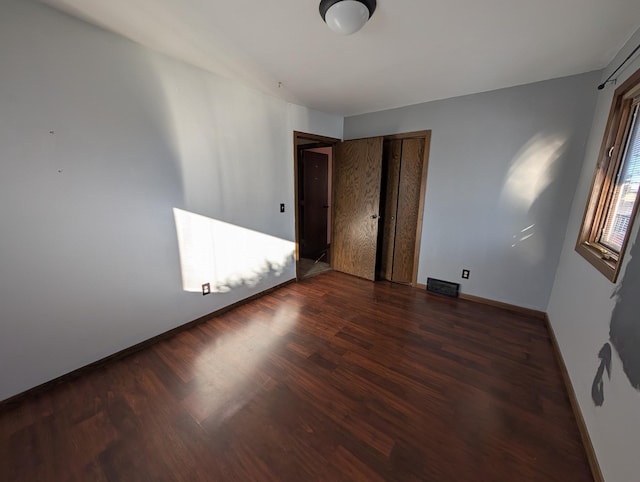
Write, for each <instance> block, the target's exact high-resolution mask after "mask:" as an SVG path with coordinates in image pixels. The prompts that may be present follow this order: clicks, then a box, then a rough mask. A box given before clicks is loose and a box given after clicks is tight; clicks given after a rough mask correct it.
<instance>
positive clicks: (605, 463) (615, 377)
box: [548, 30, 640, 482]
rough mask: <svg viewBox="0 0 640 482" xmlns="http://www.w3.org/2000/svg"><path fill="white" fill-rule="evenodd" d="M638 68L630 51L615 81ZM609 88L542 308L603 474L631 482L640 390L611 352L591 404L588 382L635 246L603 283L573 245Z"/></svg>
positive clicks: (637, 467)
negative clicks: (600, 395) (598, 400)
mask: <svg viewBox="0 0 640 482" xmlns="http://www.w3.org/2000/svg"><path fill="white" fill-rule="evenodd" d="M638 44H640V30H639V31H637V32H636V33H635V34H634V36H633V37H632V38H631V39H630V40H629V42H628V43H627V44H626V46H625V47H624V48H623V49H622V50H621V51H620V52H619V53H618V55H617V56H616V58H615V59H614V60H613V61H612V62H611V63H610V64H609V66H608V67H607V68H606V69H605V71H604V73H603V74H602V80H604V79H605V78H606V77H608V76H609V74H610V73H611V72H613V71H614V70H615V68H616V67H618V65H620V63H621V62H622V61H623V60H624V59H625V58H626V57H627V55H629V54H630V53H631V51H632V50H633V49H634V48H635V47H636V46H637V45H638ZM638 69H640V57H638V56H636V57H635V60H633V61H632V62H631V63H630V64H628V65H627V66H626V67H625V68H624V69H623V70H622V71H621V72H620V74H618V75H617V78H618V85H619V84H620V83H621V82H624V80H625V79H626V78H628V77H629V76H630V75H631V74H632V73H634V72H635V71H636V70H638ZM598 83H599V82H598ZM614 91H615V86H614V85H609V86H608V87H607V88H606V89H605V90H602V91H599V95H598V99H597V106H596V110H595V116H594V117H593V125H592V128H591V135H590V137H589V142H588V147H587V152H586V155H585V157H584V162H583V166H582V172H581V174H580V176H579V183H578V188H577V190H576V195H575V199H574V201H573V207H572V209H571V215H570V217H569V221H568V223H567V230H566V238H565V242H564V247H563V250H562V256H561V258H560V263H559V266H558V272H557V275H556V279H555V283H554V286H553V292H552V295H551V299H550V301H549V309H548V314H549V318H550V320H551V324H552V326H553V329H554V331H555V333H556V336H557V338H558V344H559V345H560V349H561V352H562V356H563V358H564V360H565V364H566V365H567V370H568V372H569V376H570V377H571V381H572V384H573V388H574V390H575V392H576V397H577V399H578V402H579V404H580V408H581V410H582V414H583V416H584V419H585V423H586V425H587V428H588V429H589V433H590V435H591V439H592V441H593V445H594V447H595V450H596V455H597V457H598V461H599V462H600V466H601V468H602V472H603V474H604V477H605V480H607V481H608V482H637V481H638V480H640V461H639V460H638V447H640V393H639V392H638V391H636V390H635V389H634V388H633V387H632V386H631V383H630V382H629V379H628V378H627V376H626V374H625V373H624V371H623V369H622V363H621V360H620V358H619V356H618V354H617V353H616V352H615V351H614V355H613V360H612V364H611V379H609V378H608V377H607V376H606V375H605V380H604V392H605V402H604V405H603V406H602V407H596V406H595V405H594V403H593V401H592V399H591V382H592V380H593V378H594V375H595V373H596V370H597V368H598V365H599V363H600V360H599V359H598V351H599V350H600V348H601V347H602V345H603V344H604V343H605V342H606V341H607V340H608V339H609V325H610V322H611V317H612V311H613V309H614V306H615V304H616V297H614V296H613V294H614V292H615V291H616V288H618V285H619V284H620V283H621V282H623V280H624V279H625V274H626V271H627V266H628V264H629V261H630V259H631V255H632V254H633V253H634V252H636V253H637V248H636V249H631V251H629V252H627V255H626V257H625V260H624V264H623V267H622V270H621V272H620V276H619V281H618V283H617V284H616V285H614V284H613V283H611V282H609V281H608V280H607V279H606V278H605V277H604V276H603V275H602V274H600V273H599V272H598V271H597V270H596V269H595V268H593V267H592V266H591V265H590V264H589V263H587V262H586V261H585V260H584V258H582V257H581V256H580V255H578V254H577V253H576V252H575V244H576V240H577V239H578V231H579V229H580V224H581V223H582V216H583V214H584V208H585V205H586V203H587V199H588V196H589V191H590V189H591V182H592V180H593V174H594V172H595V166H596V162H597V160H598V154H599V150H600V145H601V143H602V137H603V135H604V130H605V126H606V123H607V118H608V115H609V109H610V106H611V101H612V99H613V93H614ZM638 224H639V223H638V221H637V220H636V223H635V225H634V230H633V231H632V234H631V238H630V241H629V242H630V243H631V244H630V246H632V245H633V243H637V242H638V236H637V234H638V228H639V225H638ZM636 264H637V263H636ZM638 308H640V303H638V302H637V301H636V313H638V312H639V310H638ZM636 318H637V317H636ZM633 349H635V350H640V347H637V346H636V347H635V348H633Z"/></svg>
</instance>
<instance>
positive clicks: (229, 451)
mask: <svg viewBox="0 0 640 482" xmlns="http://www.w3.org/2000/svg"><path fill="white" fill-rule="evenodd" d="M0 480H2V481H13V480H21V481H23V480H28V481H31V480H33V481H66V480H73V481H94V480H95V481H103V480H108V481H143V480H150V481H236V480H238V481H296V482H299V481H300V482H301V481H312V480H326V481H359V480H362V481H379V480H394V481H396V480H397V481H474V482H475V481H514V482H515V481H518V482H520V481H563V482H567V481H590V480H592V478H591V475H590V471H589V466H588V463H587V460H586V456H585V452H584V448H583V446H582V444H581V441H580V436H579V433H578V429H577V426H576V422H575V420H574V417H573V415H572V413H571V409H570V406H569V401H568V398H567V394H566V392H565V389H564V386H563V383H562V380H561V375H560V371H559V368H558V366H557V365H556V361H555V358H554V354H553V352H552V348H551V345H550V341H549V337H548V335H547V332H546V329H545V326H544V323H543V321H542V320H538V319H535V318H531V317H528V316H525V315H520V314H515V313H512V312H508V311H505V310H502V309H499V308H495V307H490V306H485V305H480V304H476V303H473V302H470V301H463V300H452V299H447V298H439V297H434V296H431V295H427V293H426V292H425V291H422V290H417V289H413V288H409V287H405V286H400V285H393V286H390V285H389V284H388V283H386V282H385V283H376V284H374V283H371V282H369V281H364V280H360V279H357V278H353V277H350V276H347V275H342V274H339V273H335V272H329V273H325V274H321V275H319V276H317V277H314V278H311V279H308V280H305V281H303V282H300V283H296V284H291V285H288V286H286V287H284V288H282V289H280V290H277V291H275V292H273V293H271V294H268V295H266V296H264V297H263V298H260V299H258V300H257V301H252V302H250V303H249V304H247V305H244V306H241V307H240V308H237V309H235V310H233V311H230V312H228V313H226V314H224V315H222V316H220V317H218V318H215V319H212V320H211V321H209V322H206V323H204V324H201V325H198V326H196V327H194V328H192V329H190V330H189V331H185V332H182V333H180V334H178V335H176V336H175V337H173V338H171V339H169V340H166V341H163V342H160V343H158V344H156V345H154V346H152V347H151V348H148V349H145V350H143V351H140V352H138V353H136V354H133V355H131V356H129V357H127V358H125V359H122V360H119V361H115V362H112V363H110V364H108V365H107V366H106V367H104V368H100V369H97V370H95V371H93V372H91V373H89V374H87V375H84V376H82V377H80V378H77V379H75V380H73V381H71V382H69V383H65V384H62V385H59V386H57V387H54V388H53V389H51V390H49V391H47V392H45V393H43V394H40V395H37V396H33V397H29V398H27V399H25V400H23V401H22V402H20V403H19V404H17V405H15V406H9V407H8V408H6V409H5V410H3V411H2V412H1V413H0Z"/></svg>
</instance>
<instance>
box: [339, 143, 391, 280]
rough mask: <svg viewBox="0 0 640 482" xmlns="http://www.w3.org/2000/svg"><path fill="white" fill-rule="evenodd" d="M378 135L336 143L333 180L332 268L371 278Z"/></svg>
mask: <svg viewBox="0 0 640 482" xmlns="http://www.w3.org/2000/svg"><path fill="white" fill-rule="evenodd" d="M382 141H383V140H382V137H373V138H369V139H359V140H354V141H345V142H342V143H340V144H338V145H337V146H336V149H335V164H334V175H333V178H334V183H333V209H334V211H333V233H332V240H331V259H332V266H333V269H335V270H337V271H342V272H344V273H348V274H352V275H355V276H359V277H361V278H366V279H369V280H374V279H375V270H376V248H377V240H378V218H379V208H380V176H381V171H382Z"/></svg>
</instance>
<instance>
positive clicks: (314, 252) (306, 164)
mask: <svg viewBox="0 0 640 482" xmlns="http://www.w3.org/2000/svg"><path fill="white" fill-rule="evenodd" d="M301 163H302V165H301V166H300V167H301V169H299V171H301V172H302V189H301V193H300V194H301V210H300V211H301V213H302V216H301V218H302V220H301V221H302V223H301V224H302V226H301V227H302V233H301V234H302V236H301V238H302V243H301V244H302V246H301V250H300V254H301V255H302V257H303V258H309V259H314V260H315V259H318V258H320V257H321V256H322V255H323V253H325V254H326V251H327V249H328V243H327V217H328V209H329V192H328V185H329V174H328V173H329V156H327V155H326V154H322V153H320V152H311V151H302V156H301Z"/></svg>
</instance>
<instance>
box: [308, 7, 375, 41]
mask: <svg viewBox="0 0 640 482" xmlns="http://www.w3.org/2000/svg"><path fill="white" fill-rule="evenodd" d="M330 3H332V4H331V5H330V6H329V7H328V8H326V5H327V4H330ZM367 3H368V4H369V5H367ZM323 4H324V5H323ZM370 4H373V5H370ZM371 7H372V8H371ZM324 8H326V10H325V11H324V14H323V9H324ZM374 9H375V1H374V2H363V1H362V0H338V1H337V2H336V1H333V2H327V1H326V0H325V1H323V2H321V3H320V12H321V15H322V17H323V18H324V21H325V22H326V23H327V25H328V26H329V28H330V29H331V30H333V31H334V32H338V33H340V34H342V35H351V34H352V33H355V32H357V31H358V30H360V29H361V28H362V27H364V25H365V24H366V23H367V21H368V20H369V18H370V17H371V14H372V13H373V10H374Z"/></svg>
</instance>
